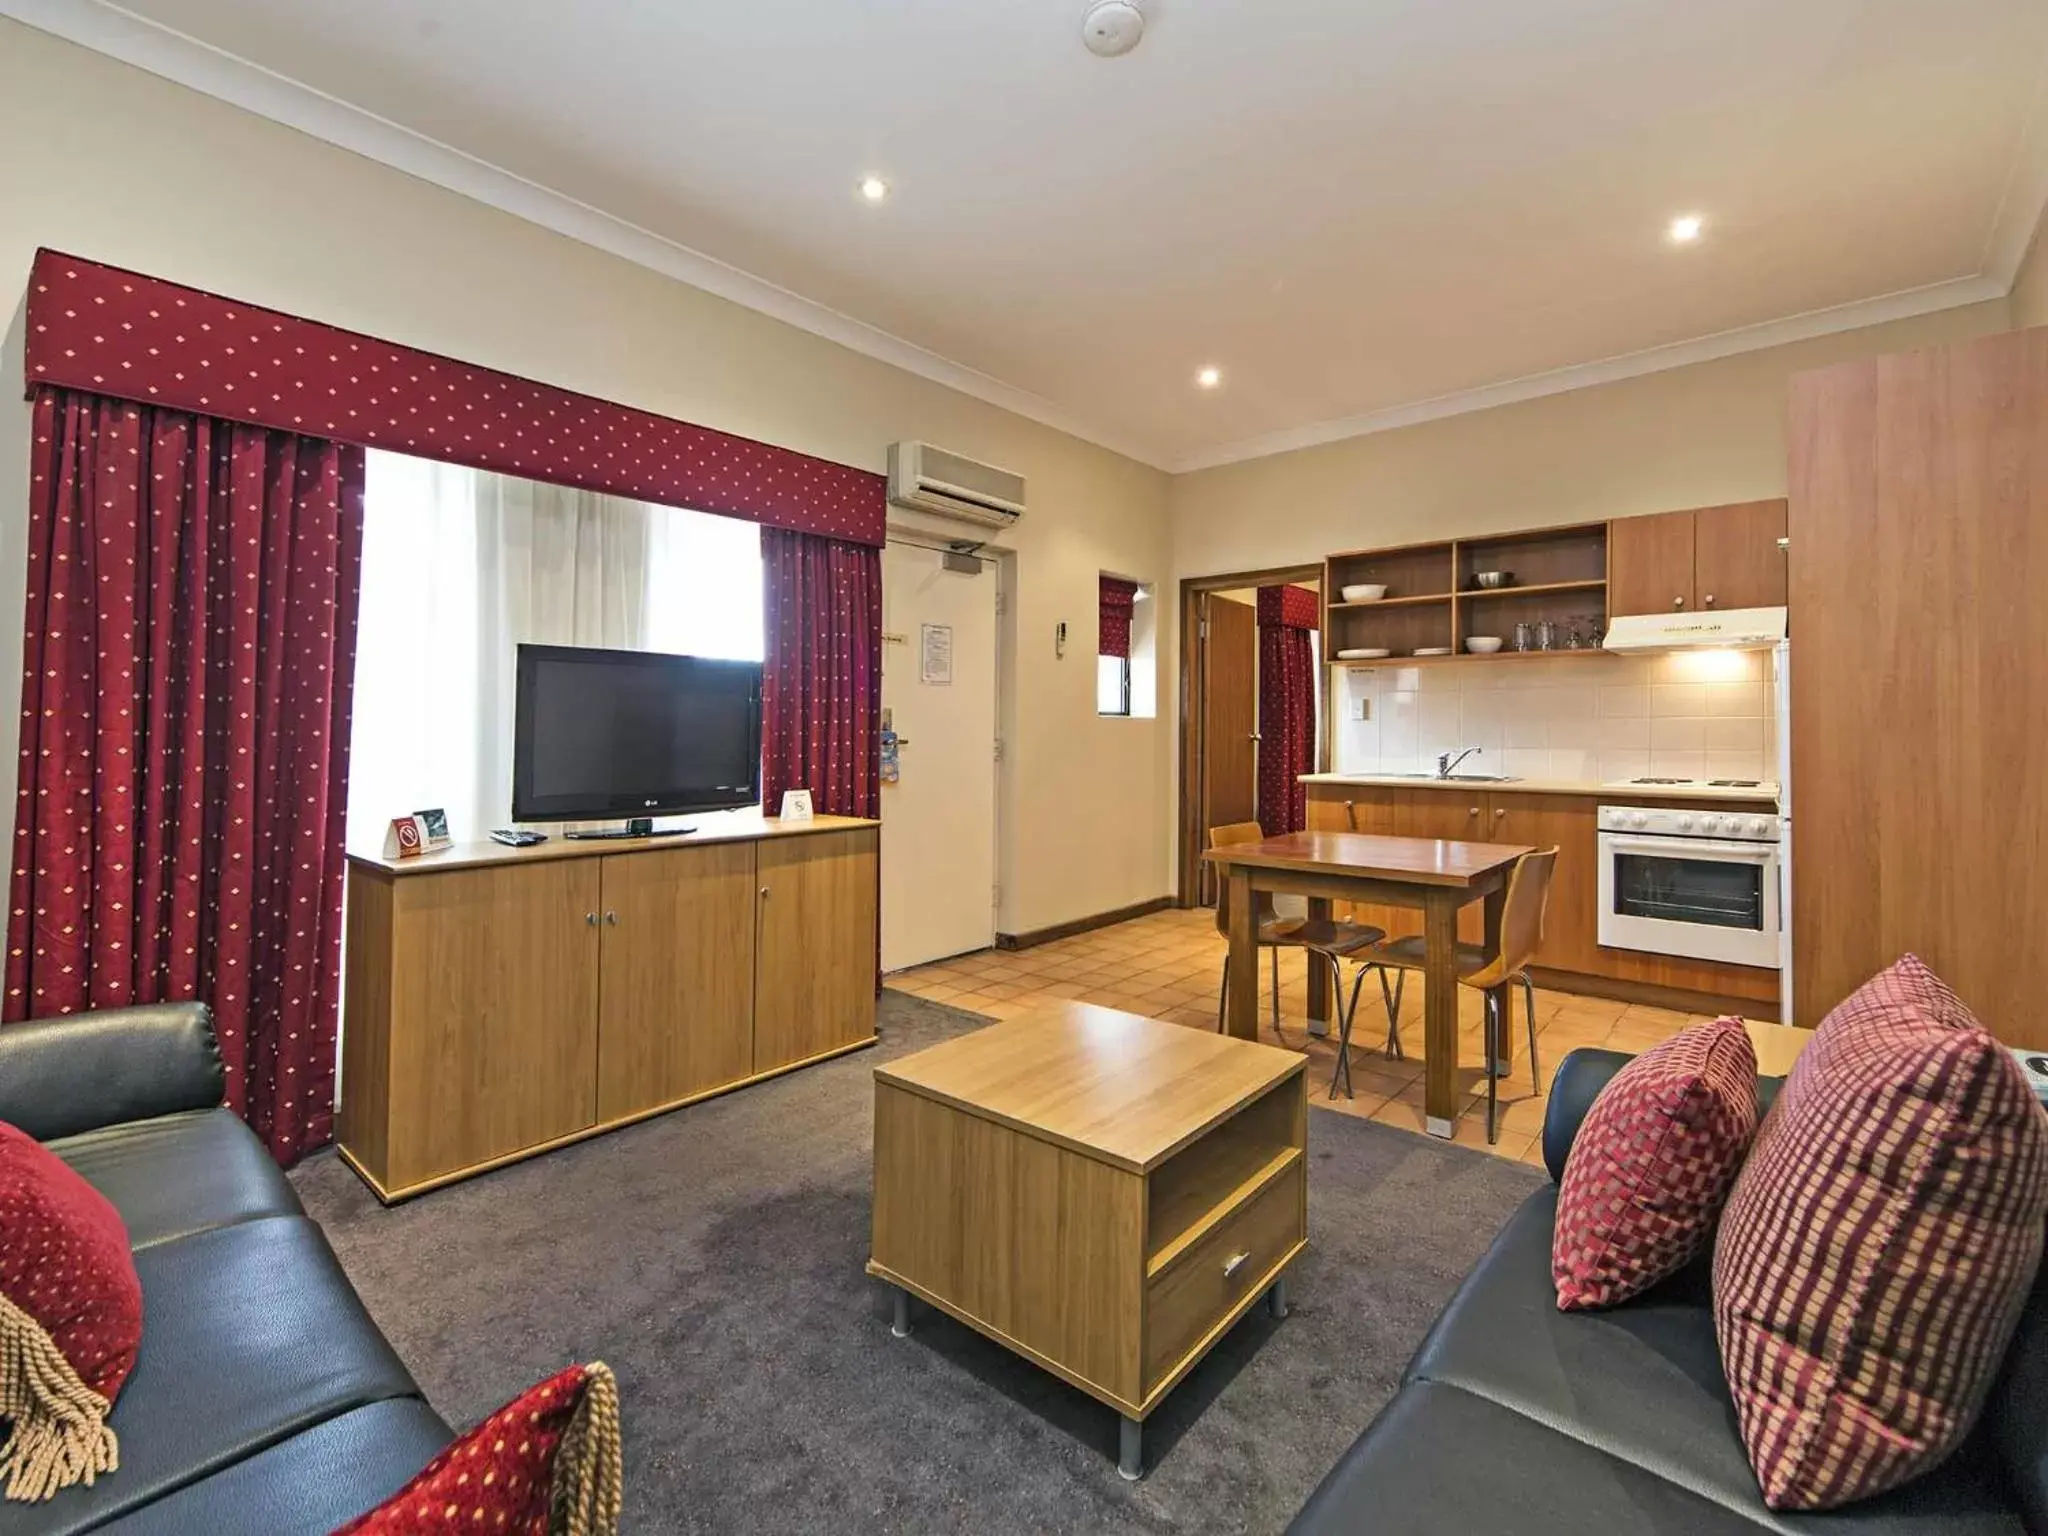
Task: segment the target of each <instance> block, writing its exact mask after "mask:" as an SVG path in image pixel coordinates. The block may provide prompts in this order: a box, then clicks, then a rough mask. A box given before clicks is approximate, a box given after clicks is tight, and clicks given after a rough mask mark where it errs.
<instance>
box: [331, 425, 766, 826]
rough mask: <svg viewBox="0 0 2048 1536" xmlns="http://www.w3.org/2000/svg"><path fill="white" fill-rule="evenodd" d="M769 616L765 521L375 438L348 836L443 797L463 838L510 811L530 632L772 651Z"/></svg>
mask: <svg viewBox="0 0 2048 1536" xmlns="http://www.w3.org/2000/svg"><path fill="white" fill-rule="evenodd" d="M761 620H762V610H761V536H760V529H759V528H757V527H756V526H755V525H754V524H752V523H746V522H739V521H736V520H735V519H732V518H726V517H714V516H712V515H710V514H709V513H705V512H693V511H689V510H686V509H684V508H679V507H663V506H654V505H651V504H649V503H646V502H638V501H627V500H624V499H622V498H619V497H615V496H599V495H596V494H594V493H591V492H588V491H575V490H569V489H566V488H564V487H561V486H553V485H540V484H537V483H535V482H532V481H526V480H517V479H512V478H510V477H507V476H503V475H493V474H487V473H485V472H483V471H481V470H473V469H464V468H461V467H459V466H457V465H452V464H440V463H430V462H428V461H426V460H424V459H413V458H407V457H405V456H403V455H400V454H392V453H376V452H373V453H371V454H370V455H369V460H368V466H367V473H366V478H365V486H364V497H363V566H362V610H361V619H360V622H359V624H358V628H357V640H356V678H355V702H354V706H353V722H352V725H351V728H350V735H349V797H348V840H349V845H350V846H351V847H359V848H367V847H374V846H378V845H380V844H381V843H382V840H383V836H384V827H385V824H386V823H388V822H389V821H390V819H391V818H392V817H394V816H402V815H405V814H407V813H409V812H412V811H417V810H422V809H425V808H426V807H429V806H441V807H443V808H445V809H446V810H447V812H448V821H449V826H450V829H451V830H452V831H453V833H454V835H455V837H456V838H457V839H458V840H460V841H470V840H474V839H477V838H481V837H483V836H484V835H485V834H486V833H488V832H489V831H490V830H491V829H492V828H494V827H502V826H504V825H506V824H507V823H508V822H509V821H510V820H511V815H512V703H513V685H514V681H515V679H514V659H515V653H516V649H517V647H518V645H519V644H520V642H522V641H534V642H541V643H546V644H554V645H600V646H611V647H615V648H618V649H623V650H650V651H674V652H679V653H682V654H686V655H695V656H720V657H730V658H733V659H737V660H744V661H758V660H760V659H761V656H762V634H761V627H762V625H761Z"/></svg>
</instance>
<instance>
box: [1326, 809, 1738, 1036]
mask: <svg viewBox="0 0 2048 1536" xmlns="http://www.w3.org/2000/svg"><path fill="white" fill-rule="evenodd" d="M1308 789H1309V798H1308V824H1309V826H1310V827H1311V828H1312V829H1314V830H1316V831H1325V832H1347V831H1348V832H1374V833H1379V834H1382V835H1387V836H1396V837H1440V838H1451V839H1463V840H1466V841H1471V842H1490V843H1519V844H1523V845H1525V846H1527V847H1531V848H1552V847H1554V848H1556V849H1557V866H1556V869H1555V871H1554V872H1553V874H1552V876H1551V891H1550V907H1549V910H1548V912H1547V913H1546V915H1545V920H1544V925H1543V943H1542V945H1541V947H1539V948H1538V950H1537V952H1536V964H1537V967H1538V969H1539V970H1542V971H1545V972H1549V973H1552V976H1551V978H1550V979H1552V980H1554V981H1555V982H1556V983H1557V984H1558V985H1560V986H1561V987H1563V988H1564V989H1565V990H1570V989H1571V985H1572V980H1573V978H1584V979H1586V980H1587V981H1589V982H1590V983H1592V985H1589V986H1588V988H1587V990H1589V991H1597V990H1602V989H1601V988H1600V987H1599V985H1598V984H1599V983H1601V982H1607V983H1622V984H1624V986H1621V987H1609V988H1607V989H1606V990H1612V991H1617V992H1620V991H1626V990H1627V989H1628V988H1630V987H1634V988H1643V989H1656V992H1657V993H1660V994H1661V993H1671V994H1690V995H1691V996H1690V997H1689V998H1688V997H1687V996H1684V995H1674V996H1672V997H1671V998H1670V999H1669V1000H1670V1001H1671V1002H1672V1003H1673V1004H1674V1005H1677V1006H1692V1007H1696V1008H1698V1009H1700V1010H1702V1011H1707V1010H1712V1009H1714V1008H1715V1007H1716V1006H1717V1005H1718V1004H1720V1003H1723V1002H1731V1003H1733V1002H1739V1003H1744V1004H1748V1005H1752V1006H1753V1005H1756V1004H1768V1005H1770V1006H1769V1007H1768V1008H1758V1009H1756V1011H1757V1012H1758V1013H1759V1014H1769V1015H1774V1014H1775V1012H1776V1005H1777V1000H1778V973H1777V972H1776V971H1772V970H1762V969H1758V968H1757V967H1754V966H1746V965H1724V964H1721V963H1719V962H1717V961H1712V960H1691V959H1685V958H1682V957H1680V956H1676V955H1652V954H1646V953H1644V952H1642V951H1640V950H1632V949H1611V948H1607V947H1605V946H1603V945H1602V944H1601V943H1600V910H1599V891H1600V844H1599V807H1600V801H1599V797H1598V796H1595V795H1573V794H1537V793H1531V792H1527V791H1516V790H1506V789H1494V790H1484V791H1481V790H1476V789H1474V788H1473V787H1472V786H1470V785H1456V786H1453V787H1450V788H1444V789H1437V788H1426V789H1425V788H1417V789H1408V788H1402V787H1399V786H1382V785H1377V784H1311V785H1309V786H1308ZM1660 803H1661V802H1660ZM1673 803H1682V802H1673ZM1356 915H1357V918H1358V920H1359V921H1361V922H1367V923H1374V924H1377V925H1378V926H1380V927H1382V928H1384V929H1386V930H1387V932H1388V933H1389V934H1390V935H1393V936H1395V937H1399V936H1402V935H1405V934H1410V933H1420V932H1421V931H1422V915H1421V914H1420V913H1419V912H1412V911H1404V910H1401V909H1398V908H1391V907H1368V906H1360V907H1358V908H1357V909H1356ZM1480 921H1481V919H1480V913H1479V907H1478V904H1477V903H1474V904H1473V905H1472V906H1469V907H1467V908H1466V909H1465V911H1464V912H1463V913H1461V914H1460V916H1459V924H1458V937H1459V938H1461V939H1463V940H1465V941H1467V942H1468V943H1478V942H1479V941H1480V938H1481V934H1480Z"/></svg>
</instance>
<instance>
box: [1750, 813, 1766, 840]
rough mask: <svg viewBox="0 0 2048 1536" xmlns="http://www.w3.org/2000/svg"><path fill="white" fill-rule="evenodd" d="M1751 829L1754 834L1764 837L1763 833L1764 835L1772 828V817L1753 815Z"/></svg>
mask: <svg viewBox="0 0 2048 1536" xmlns="http://www.w3.org/2000/svg"><path fill="white" fill-rule="evenodd" d="M1749 830H1750V832H1751V834H1752V835H1753V836H1756V837H1762V836H1763V835H1764V834H1765V833H1766V832H1768V831H1770V830H1771V819H1770V817H1768V816H1752V817H1750V818H1749Z"/></svg>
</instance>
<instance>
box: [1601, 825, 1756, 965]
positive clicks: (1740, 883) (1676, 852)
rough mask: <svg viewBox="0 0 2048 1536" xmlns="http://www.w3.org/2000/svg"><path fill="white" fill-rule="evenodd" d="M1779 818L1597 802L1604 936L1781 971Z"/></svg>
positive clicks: (1623, 945)
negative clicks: (1598, 804) (1598, 807)
mask: <svg viewBox="0 0 2048 1536" xmlns="http://www.w3.org/2000/svg"><path fill="white" fill-rule="evenodd" d="M1782 826H1783V824H1782V823H1781V822H1780V820H1779V819H1778V817H1777V815H1776V814H1774V813H1771V812H1768V811H1764V810H1751V809H1749V808H1748V807H1731V808H1729V809H1728V810H1726V811H1701V810H1688V811H1681V810H1675V809H1671V808H1668V807H1658V806H1647V805H1603V806H1601V807H1600V942H1601V943H1602V944H1603V945H1606V946H1608V947H1610V948H1614V949H1635V950H1644V951H1647V952H1648V953H1650V954H1655V955H1683V956H1685V957H1686V958H1688V959H1693V960H1719V961H1724V962H1726V963H1728V964H1730V965H1756V966H1764V967H1768V968H1769V969H1771V970H1777V969H1778V968H1779V967H1780V966H1782V965H1783V964H1784V959H1783V950H1782V944H1781V938H1782V933H1781V928H1782V917H1781V903H1782V900H1783V886H1782V877H1781V873H1780V869H1779V849H1780V838H1781V835H1782Z"/></svg>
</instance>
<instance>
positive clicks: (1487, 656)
mask: <svg viewBox="0 0 2048 1536" xmlns="http://www.w3.org/2000/svg"><path fill="white" fill-rule="evenodd" d="M1615 654H1616V653H1615V652H1613V651H1603V650H1601V649H1600V648H1599V647H1598V646H1593V645H1588V646H1581V647H1580V648H1579V649H1578V650H1576V651H1571V650H1554V651H1491V652H1486V653H1484V654H1482V653H1480V652H1478V651H1459V652H1458V653H1457V654H1455V655H1452V656H1360V657H1353V658H1352V659H1350V660H1348V661H1339V660H1337V659H1336V658H1334V657H1332V658H1331V659H1330V660H1329V661H1326V662H1324V663H1323V665H1324V666H1326V667H1333V668H1350V667H1435V666H1441V665H1443V664H1444V663H1445V662H1450V661H1473V662H1478V661H1557V660H1560V659H1561V658H1566V657H1579V658H1586V657H1594V656H1613V655H1615Z"/></svg>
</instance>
